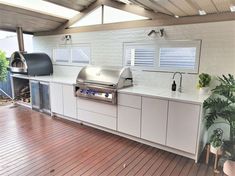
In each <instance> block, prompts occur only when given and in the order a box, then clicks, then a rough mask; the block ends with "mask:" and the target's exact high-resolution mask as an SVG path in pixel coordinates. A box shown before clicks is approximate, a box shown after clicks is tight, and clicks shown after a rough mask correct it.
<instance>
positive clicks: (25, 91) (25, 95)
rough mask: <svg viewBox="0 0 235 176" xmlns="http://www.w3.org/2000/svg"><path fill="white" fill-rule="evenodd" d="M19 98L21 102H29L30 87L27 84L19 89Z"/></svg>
mask: <svg viewBox="0 0 235 176" xmlns="http://www.w3.org/2000/svg"><path fill="white" fill-rule="evenodd" d="M19 98H20V100H21V101H23V102H26V103H30V89H29V86H28V85H27V86H24V87H22V88H21V89H20V90H19Z"/></svg>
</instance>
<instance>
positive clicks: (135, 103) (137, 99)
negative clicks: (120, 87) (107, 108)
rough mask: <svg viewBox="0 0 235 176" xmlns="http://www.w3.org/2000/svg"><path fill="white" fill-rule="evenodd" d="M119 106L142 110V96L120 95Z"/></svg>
mask: <svg viewBox="0 0 235 176" xmlns="http://www.w3.org/2000/svg"><path fill="white" fill-rule="evenodd" d="M118 104H119V105H122V106H128V107H132V108H138V109H141V96H136V95H128V94H123V93H118Z"/></svg>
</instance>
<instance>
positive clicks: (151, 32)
mask: <svg viewBox="0 0 235 176" xmlns="http://www.w3.org/2000/svg"><path fill="white" fill-rule="evenodd" d="M157 35H158V36H159V37H164V29H159V30H158V31H156V30H151V31H150V32H149V33H148V36H149V37H156V36H157Z"/></svg>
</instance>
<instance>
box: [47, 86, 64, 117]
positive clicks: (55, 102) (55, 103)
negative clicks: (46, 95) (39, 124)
mask: <svg viewBox="0 0 235 176" xmlns="http://www.w3.org/2000/svg"><path fill="white" fill-rule="evenodd" d="M50 96H51V112H54V113H57V114H61V115H63V113H64V112H63V90H62V84H59V83H50Z"/></svg>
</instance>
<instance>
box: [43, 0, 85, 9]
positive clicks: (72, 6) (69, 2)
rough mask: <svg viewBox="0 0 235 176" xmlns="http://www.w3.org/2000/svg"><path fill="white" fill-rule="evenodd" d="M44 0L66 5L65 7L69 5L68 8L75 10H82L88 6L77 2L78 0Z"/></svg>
mask: <svg viewBox="0 0 235 176" xmlns="http://www.w3.org/2000/svg"><path fill="white" fill-rule="evenodd" d="M44 1H47V2H51V3H53V4H57V5H60V6H64V7H67V8H70V9H73V10H77V11H81V10H83V9H84V8H86V6H83V5H80V4H78V3H76V2H71V1H68V0H64V1H58V0H44Z"/></svg>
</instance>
